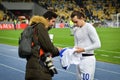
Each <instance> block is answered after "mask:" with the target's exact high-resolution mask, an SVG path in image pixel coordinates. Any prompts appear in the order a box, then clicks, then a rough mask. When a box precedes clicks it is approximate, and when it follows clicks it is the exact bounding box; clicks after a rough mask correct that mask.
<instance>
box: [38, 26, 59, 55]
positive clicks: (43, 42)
mask: <svg viewBox="0 0 120 80" xmlns="http://www.w3.org/2000/svg"><path fill="white" fill-rule="evenodd" d="M37 28H38V42H39V44H40V47H41V48H42V49H43V50H44V52H50V53H51V54H52V57H55V56H58V55H59V51H58V49H57V47H55V46H54V45H53V43H52V42H51V40H50V37H49V34H48V30H47V29H45V27H44V25H43V24H38V25H37Z"/></svg>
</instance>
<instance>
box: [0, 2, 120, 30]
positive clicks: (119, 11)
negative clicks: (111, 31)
mask: <svg viewBox="0 0 120 80" xmlns="http://www.w3.org/2000/svg"><path fill="white" fill-rule="evenodd" d="M46 10H51V11H54V12H56V13H57V14H58V15H59V16H58V19H57V23H58V24H57V23H56V27H69V26H68V24H70V17H69V16H70V14H71V12H72V11H73V10H79V11H82V12H84V13H85V15H86V17H87V19H86V20H87V22H90V23H92V24H93V25H94V26H95V27H103V26H104V27H119V26H120V0H0V23H1V24H2V23H7V24H8V23H11V24H12V23H13V24H14V23H15V24H17V23H18V24H20V23H26V24H28V23H29V19H30V17H31V16H32V15H42V14H43V13H44V12H46ZM59 24H62V25H59ZM8 26H9V25H8ZM25 26H26V25H24V27H25ZM3 28H4V27H3ZM18 28H19V27H18Z"/></svg>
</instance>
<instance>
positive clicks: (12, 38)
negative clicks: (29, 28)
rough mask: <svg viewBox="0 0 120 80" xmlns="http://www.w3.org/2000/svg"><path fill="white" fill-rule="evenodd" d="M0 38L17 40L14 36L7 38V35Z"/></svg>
mask: <svg viewBox="0 0 120 80" xmlns="http://www.w3.org/2000/svg"><path fill="white" fill-rule="evenodd" d="M0 38H3V39H9V40H18V39H16V38H8V37H0Z"/></svg>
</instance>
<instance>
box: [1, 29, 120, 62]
mask: <svg viewBox="0 0 120 80" xmlns="http://www.w3.org/2000/svg"><path fill="white" fill-rule="evenodd" d="M96 30H97V32H98V35H99V37H100V40H101V45H102V46H101V48H99V49H96V50H95V56H96V58H97V60H98V61H104V62H109V63H114V64H120V28H96ZM21 32H22V30H0V43H1V44H9V45H14V46H18V39H19V36H20V33H21ZM49 33H51V34H54V39H53V43H54V44H55V45H56V46H59V47H63V48H64V47H73V46H74V37H73V36H70V29H69V28H62V29H60V28H54V29H51V30H50V31H49Z"/></svg>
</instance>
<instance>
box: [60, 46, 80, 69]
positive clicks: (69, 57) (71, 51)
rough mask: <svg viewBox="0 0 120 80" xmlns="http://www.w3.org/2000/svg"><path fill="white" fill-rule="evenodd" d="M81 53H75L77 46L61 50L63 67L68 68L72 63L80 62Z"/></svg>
mask: <svg viewBox="0 0 120 80" xmlns="http://www.w3.org/2000/svg"><path fill="white" fill-rule="evenodd" d="M80 57H81V54H78V53H75V48H64V49H63V50H61V51H60V62H61V65H62V68H64V69H68V68H69V66H70V64H75V65H76V64H79V63H80Z"/></svg>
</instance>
